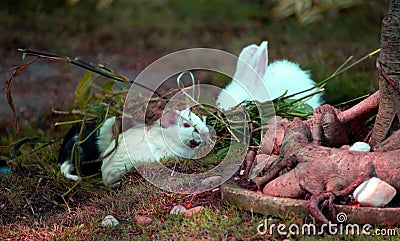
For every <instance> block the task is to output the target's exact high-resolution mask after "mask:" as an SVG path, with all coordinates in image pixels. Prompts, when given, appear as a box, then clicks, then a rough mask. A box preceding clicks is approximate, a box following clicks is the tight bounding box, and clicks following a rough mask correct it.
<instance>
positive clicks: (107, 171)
mask: <svg viewBox="0 0 400 241" xmlns="http://www.w3.org/2000/svg"><path fill="white" fill-rule="evenodd" d="M208 135H209V130H208V128H207V126H206V125H205V124H204V123H203V122H202V120H201V119H200V118H199V117H198V116H197V115H195V114H194V113H192V112H191V111H190V110H189V109H186V110H183V111H170V112H166V113H164V115H163V117H162V118H161V119H159V120H157V121H156V122H155V123H154V124H153V125H152V126H151V127H148V126H146V125H139V126H134V127H131V128H129V129H128V130H126V131H124V132H122V133H121V135H120V136H119V138H118V145H117V147H116V149H115V150H114V152H112V153H111V154H110V155H109V156H107V157H106V158H104V160H103V165H102V166H101V172H102V177H103V182H104V184H105V185H106V186H112V185H115V184H116V183H117V182H118V181H119V180H120V177H121V175H122V174H124V173H126V172H128V171H129V170H131V169H132V167H133V166H135V165H136V164H140V163H148V162H155V161H159V160H160V159H162V158H166V157H184V158H191V157H193V156H194V154H195V149H196V148H197V147H198V146H199V145H200V144H201V142H203V141H205V139H206V138H207V136H208ZM114 147H115V141H113V142H112V143H111V144H110V146H109V147H108V148H107V149H106V151H104V152H103V154H102V156H105V155H106V154H107V153H109V152H110V151H112V149H113V148H114Z"/></svg>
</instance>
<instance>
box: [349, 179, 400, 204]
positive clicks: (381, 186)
mask: <svg viewBox="0 0 400 241" xmlns="http://www.w3.org/2000/svg"><path fill="white" fill-rule="evenodd" d="M395 195H396V189H395V188H394V187H392V186H391V185H389V184H388V183H386V182H384V181H382V180H381V179H379V178H377V177H373V178H371V179H369V180H367V181H365V182H363V183H362V184H361V185H360V186H358V187H357V188H356V190H355V191H354V193H353V196H354V198H355V199H356V200H357V202H359V203H360V204H361V205H362V206H370V207H383V206H385V205H386V204H388V203H389V202H390V201H391V200H392V199H393V197H394V196H395Z"/></svg>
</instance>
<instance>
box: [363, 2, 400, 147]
mask: <svg viewBox="0 0 400 241" xmlns="http://www.w3.org/2000/svg"><path fill="white" fill-rule="evenodd" d="M377 69H378V72H379V90H380V100H379V111H378V115H377V118H376V122H375V125H374V129H373V132H372V136H371V140H370V144H371V146H375V145H377V144H379V143H381V142H382V141H383V140H385V139H386V138H387V137H388V136H390V135H391V129H399V127H398V126H396V125H398V123H399V119H400V118H399V116H400V93H399V90H400V89H399V86H400V0H390V2H389V10H388V13H387V15H386V17H385V18H384V19H383V21H382V31H381V52H380V55H379V58H378V60H377ZM396 115H397V117H396Z"/></svg>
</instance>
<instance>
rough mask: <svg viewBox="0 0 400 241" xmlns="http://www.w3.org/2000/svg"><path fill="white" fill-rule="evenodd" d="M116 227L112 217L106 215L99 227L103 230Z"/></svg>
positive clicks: (117, 223) (115, 221) (116, 224)
mask: <svg viewBox="0 0 400 241" xmlns="http://www.w3.org/2000/svg"><path fill="white" fill-rule="evenodd" d="M118 225H119V222H118V220H117V219H115V218H114V217H113V216H112V215H107V216H106V217H105V218H104V219H103V221H102V222H101V226H102V227H104V228H108V227H117V226H118Z"/></svg>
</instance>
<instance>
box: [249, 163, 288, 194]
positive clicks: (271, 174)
mask: <svg viewBox="0 0 400 241" xmlns="http://www.w3.org/2000/svg"><path fill="white" fill-rule="evenodd" d="M287 166H288V165H287V160H282V158H277V159H276V160H275V161H274V164H273V166H272V167H271V169H269V170H268V172H267V174H265V175H264V176H262V177H256V178H254V180H253V182H254V183H255V184H256V185H257V188H258V189H261V187H262V186H264V185H265V184H266V183H268V182H269V181H271V180H273V179H274V178H275V177H277V176H278V175H279V172H280V171H282V170H283V169H285V168H286V167H287Z"/></svg>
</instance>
